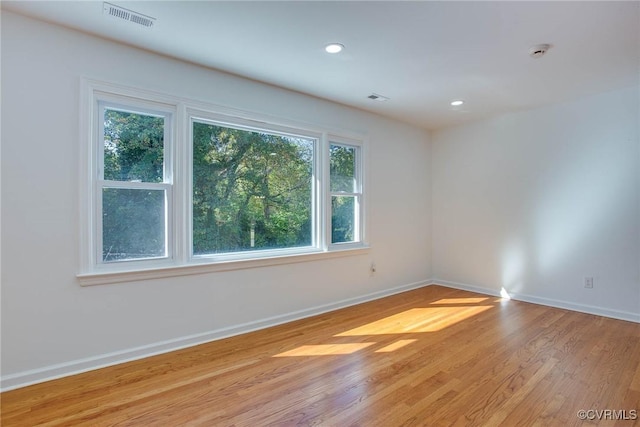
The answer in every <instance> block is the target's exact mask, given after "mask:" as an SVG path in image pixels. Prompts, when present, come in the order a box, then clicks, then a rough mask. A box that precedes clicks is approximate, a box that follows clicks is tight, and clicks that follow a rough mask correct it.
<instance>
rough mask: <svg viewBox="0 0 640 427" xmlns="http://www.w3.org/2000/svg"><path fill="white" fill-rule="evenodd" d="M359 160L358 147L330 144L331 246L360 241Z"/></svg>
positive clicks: (337, 143) (360, 192) (360, 196)
mask: <svg viewBox="0 0 640 427" xmlns="http://www.w3.org/2000/svg"><path fill="white" fill-rule="evenodd" d="M361 157H362V155H361V148H360V147H359V146H355V145H348V144H342V143H339V142H331V143H330V144H329V194H330V198H331V203H330V205H331V206H330V210H331V233H330V234H331V237H330V239H331V240H330V243H331V244H345V243H357V242H360V241H361V235H362V230H361V223H362V220H361V218H362V216H361V215H362V213H361V212H362V210H361V204H362V185H361V181H362V179H361V170H360V169H361V168H360V166H359V165H360V162H361Z"/></svg>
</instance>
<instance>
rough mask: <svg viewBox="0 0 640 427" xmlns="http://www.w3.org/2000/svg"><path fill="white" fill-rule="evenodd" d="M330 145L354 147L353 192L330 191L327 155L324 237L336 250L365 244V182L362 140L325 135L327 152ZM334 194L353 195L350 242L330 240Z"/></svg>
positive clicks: (330, 246) (330, 247) (328, 244)
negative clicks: (352, 225)
mask: <svg viewBox="0 0 640 427" xmlns="http://www.w3.org/2000/svg"><path fill="white" fill-rule="evenodd" d="M332 145H338V146H342V147H347V148H354V149H355V165H354V168H355V171H354V180H355V187H356V188H355V191H353V192H347V191H332V190H331V182H330V179H331V174H330V171H329V163H330V159H329V155H327V183H326V184H325V190H326V193H327V196H326V199H327V200H326V206H325V208H326V215H328V218H327V229H326V230H325V239H326V241H327V247H328V248H329V249H330V250H332V249H333V250H336V249H341V248H353V247H359V246H362V245H366V243H365V242H366V239H365V217H364V214H365V207H364V203H365V198H364V189H365V184H364V177H365V175H364V163H365V162H364V147H365V144H364V141H363V140H360V139H353V138H347V137H344V136H339V135H332V134H330V135H328V137H327V147H326V151H327V153H329V152H330V151H329V150H330V148H331V146H332ZM334 196H348V197H354V207H355V210H356V212H355V213H354V222H355V225H354V234H355V236H354V240H353V241H351V242H336V243H334V242H333V241H332V240H333V239H332V230H333V224H332V217H333V215H332V210H331V207H332V204H331V201H332V198H333V197H334Z"/></svg>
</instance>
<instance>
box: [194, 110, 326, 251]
mask: <svg viewBox="0 0 640 427" xmlns="http://www.w3.org/2000/svg"><path fill="white" fill-rule="evenodd" d="M313 146H314V141H313V140H311V139H306V138H298V137H289V136H279V135H271V134H266V133H261V132H253V131H246V130H238V129H232V128H226V127H222V126H216V125H212V124H208V123H198V122H194V124H193V253H194V254H195V255H204V254H214V253H227V252H238V251H248V250H261V249H276V248H291V247H300V246H310V245H311V244H312V230H313V216H312V209H311V206H312V203H311V201H312V191H313V187H312V176H313Z"/></svg>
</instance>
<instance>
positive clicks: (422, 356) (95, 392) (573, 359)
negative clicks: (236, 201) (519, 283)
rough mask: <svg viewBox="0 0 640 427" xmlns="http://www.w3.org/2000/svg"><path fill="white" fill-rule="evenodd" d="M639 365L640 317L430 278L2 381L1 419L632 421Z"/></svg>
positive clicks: (136, 422) (255, 423)
mask: <svg viewBox="0 0 640 427" xmlns="http://www.w3.org/2000/svg"><path fill="white" fill-rule="evenodd" d="M639 364H640V324H636V323H631V322H624V321H619V320H613V319H608V318H603V317H598V316H592V315H587V314H582V313H576V312H571V311H565V310H560V309H554V308H549V307H543V306H538V305H533V304H527V303H522V302H516V301H503V300H500V299H498V298H495V297H488V296H486V295H480V294H473V293H469V292H463V291H458V290H453V289H448V288H444V287H439V286H429V287H426V288H422V289H419V290H415V291H411V292H406V293H403V294H399V295H396V296H392V297H388V298H385V299H382V300H378V301H374V302H370V303H366V304H361V305H358V306H355V307H351V308H347V309H343V310H339V311H335V312H332V313H328V314H324V315H320V316H316V317H313V318H309V319H305V320H301V321H297V322H293V323H289V324H286V325H282V326H278V327H274V328H270V329H266V330H262V331H259V332H254V333H250V334H246V335H242V336H238V337H234V338H229V339H225V340H221V341H217V342H213V343H209V344H205V345H200V346H197V347H192V348H189V349H185V350H181V351H176V352H173V353H169V354H165V355H160V356H156V357H151V358H148V359H144V360H140V361H136V362H131V363H127V364H123V365H119V366H114V367H110V368H105V369H101V370H97V371H93V372H88V373H85V374H81V375H76V376H72V377H68V378H63V379H60V380H56V381H50V382H47V383H43V384H38V385H34V386H30V387H25V388H22V389H18V390H13V391H10V392H5V393H3V394H2V395H1V396H0V397H1V403H2V426H5V427H9V426H14V425H21V426H35V425H51V426H75V425H87V426H107V425H108V426H113V425H117V426H183V425H204V426H250V427H260V426H298V425H300V426H307V425H322V426H351V425H354V426H367V427H368V426H383V427H393V426H410V425H428V426H449V425H455V426H498V425H504V426H573V425H583V422H582V421H581V420H580V419H579V418H578V416H577V413H578V411H579V410H581V409H583V410H592V412H590V413H589V414H588V415H589V416H590V417H592V418H593V417H597V413H596V412H595V410H599V411H601V410H606V409H609V410H615V411H626V412H615V413H609V415H608V416H607V415H606V413H605V414H604V417H605V418H607V417H608V418H609V420H601V421H598V420H597V419H596V420H593V421H588V420H587V421H585V422H584V425H601V426H609V425H619V426H633V425H640V422H639V421H634V420H618V421H615V420H613V419H614V418H620V417H622V418H634V414H635V412H633V411H638V412H639V413H638V415H640V367H639ZM601 414H602V413H601ZM601 416H603V415H601Z"/></svg>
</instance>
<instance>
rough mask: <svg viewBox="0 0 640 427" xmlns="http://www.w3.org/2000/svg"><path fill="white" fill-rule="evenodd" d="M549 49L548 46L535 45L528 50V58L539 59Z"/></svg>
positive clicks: (549, 46)
mask: <svg viewBox="0 0 640 427" xmlns="http://www.w3.org/2000/svg"><path fill="white" fill-rule="evenodd" d="M549 49H551V45H550V44H537V45H535V46H531V49H529V56H530V57H532V58H541V57H543V56H544V54H545V53H547V51H548V50H549Z"/></svg>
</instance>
